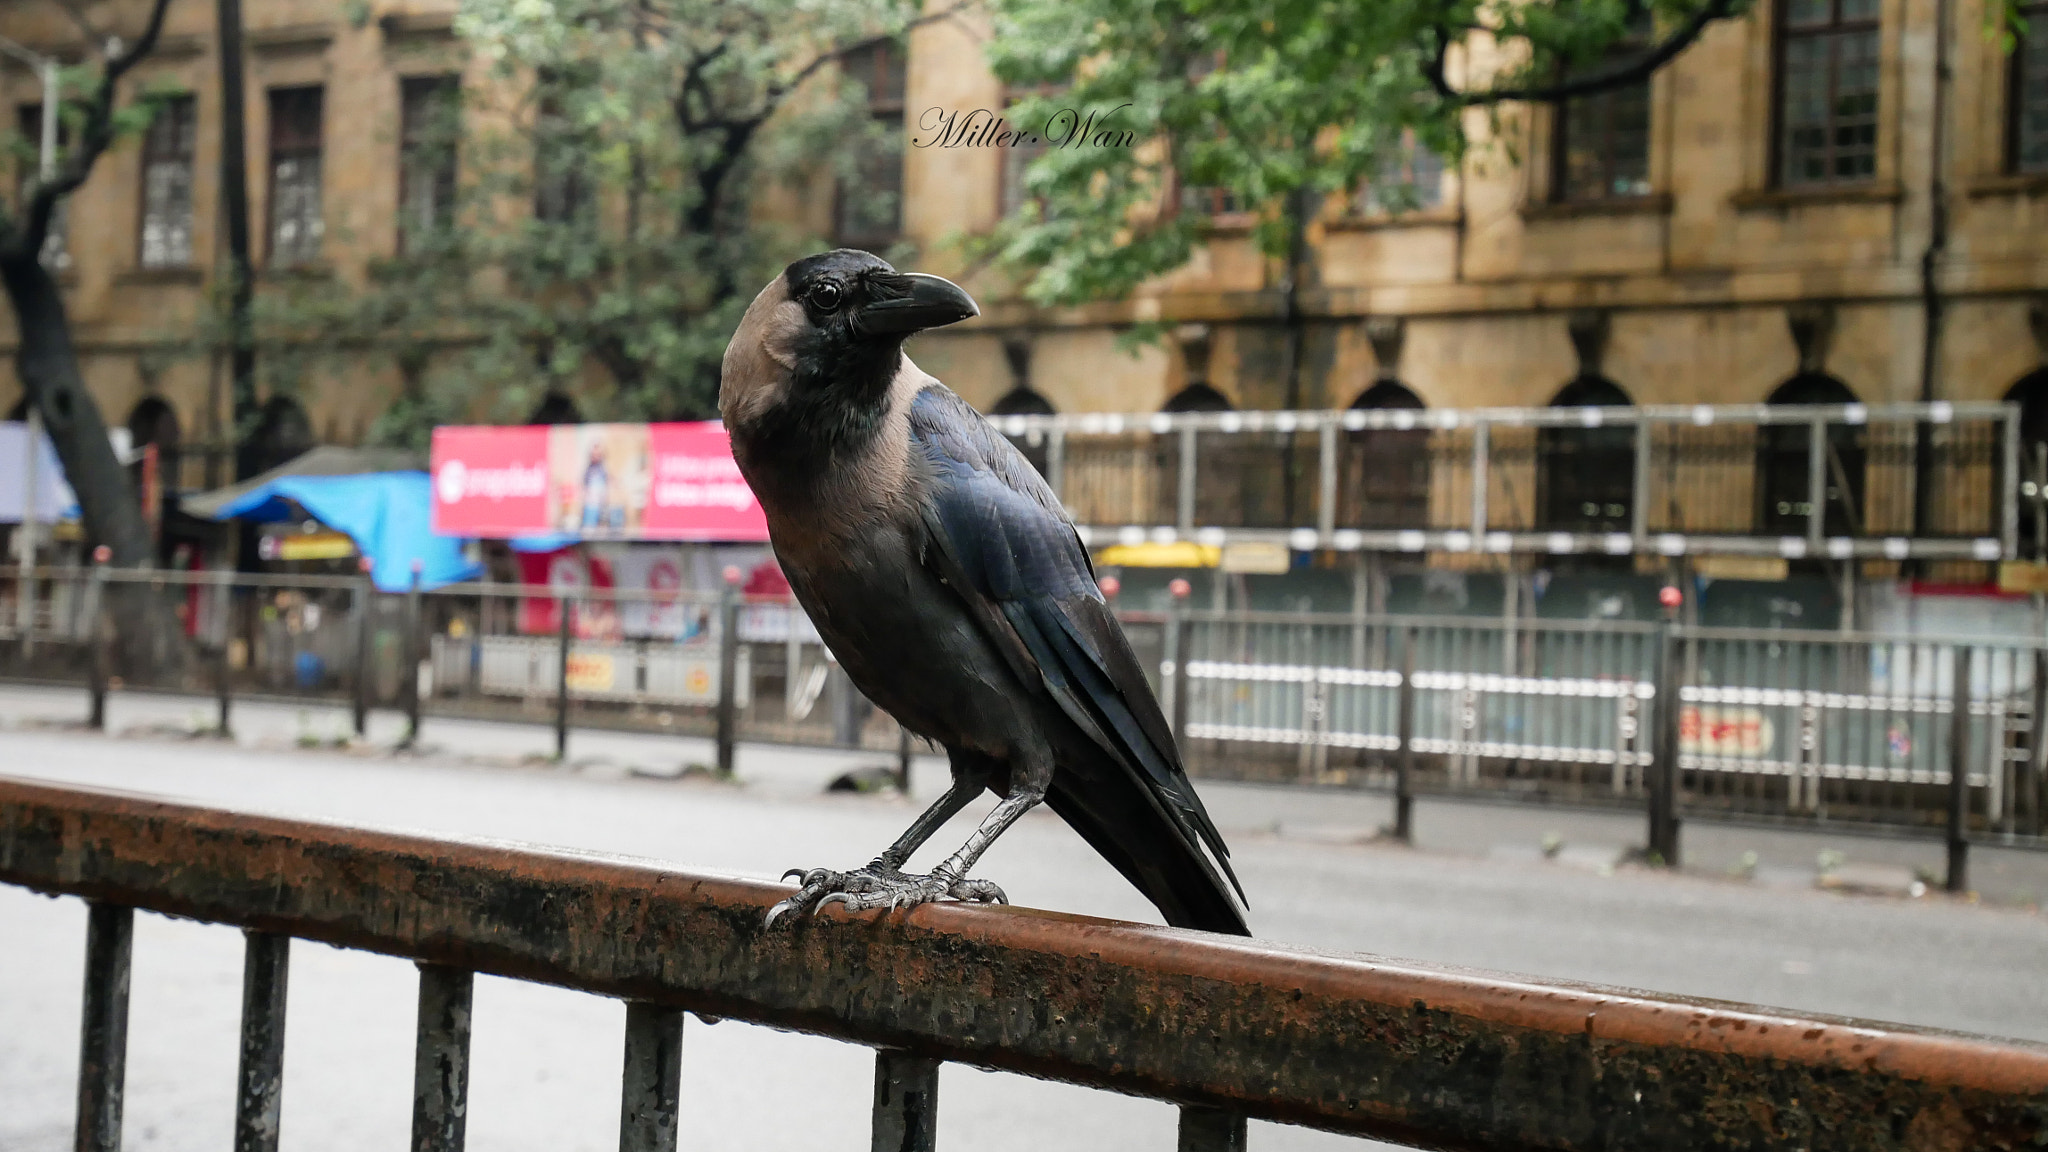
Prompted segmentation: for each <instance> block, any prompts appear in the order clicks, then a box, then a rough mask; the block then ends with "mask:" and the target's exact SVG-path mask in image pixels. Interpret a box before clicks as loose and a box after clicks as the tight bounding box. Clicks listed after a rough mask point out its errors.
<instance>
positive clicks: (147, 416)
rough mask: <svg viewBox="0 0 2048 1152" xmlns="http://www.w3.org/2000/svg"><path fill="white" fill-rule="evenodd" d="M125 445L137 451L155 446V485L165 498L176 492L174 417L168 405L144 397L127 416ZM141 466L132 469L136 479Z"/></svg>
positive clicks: (161, 401)
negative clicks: (126, 441) (145, 446)
mask: <svg viewBox="0 0 2048 1152" xmlns="http://www.w3.org/2000/svg"><path fill="white" fill-rule="evenodd" d="M128 437H129V443H130V444H131V445H133V446H134V447H135V448H136V449H138V450H140V449H141V448H142V447H143V446H144V445H147V444H154V445H156V474H157V478H158V479H157V482H158V483H159V484H160V485H162V488H163V491H164V493H165V495H167V496H168V495H170V494H171V493H174V492H177V491H178V490H179V484H178V441H179V439H180V435H179V429H178V413H177V411H176V410H175V409H173V408H172V407H171V406H170V404H168V403H167V402H165V401H164V400H163V399H162V398H160V397H156V396H145V397H143V398H142V401H141V403H139V404H137V405H136V406H135V408H134V410H133V411H131V412H129V413H128ZM141 467H142V466H141V465H140V464H137V465H136V474H137V476H138V478H139V477H140V475H141Z"/></svg>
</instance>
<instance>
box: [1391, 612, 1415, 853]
mask: <svg viewBox="0 0 2048 1152" xmlns="http://www.w3.org/2000/svg"><path fill="white" fill-rule="evenodd" d="M1416 637H1417V634H1416V629H1415V626H1414V625H1412V624H1411V625H1409V626H1408V627H1406V628H1403V629H1402V630H1401V688H1400V698H1399V699H1398V701H1397V702H1396V705H1395V706H1396V707H1397V708H1398V709H1399V712H1398V714H1397V715H1396V717H1395V720H1394V724H1395V728H1394V739H1395V741H1396V742H1397V744H1398V747H1396V748H1395V749H1394V839H1396V840H1399V841H1400V842H1401V843H1403V844H1413V843H1415V642H1416Z"/></svg>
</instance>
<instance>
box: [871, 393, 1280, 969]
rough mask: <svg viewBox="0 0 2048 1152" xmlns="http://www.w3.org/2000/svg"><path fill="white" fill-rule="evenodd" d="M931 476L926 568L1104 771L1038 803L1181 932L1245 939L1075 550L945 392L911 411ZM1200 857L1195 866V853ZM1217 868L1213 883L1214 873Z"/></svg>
mask: <svg viewBox="0 0 2048 1152" xmlns="http://www.w3.org/2000/svg"><path fill="white" fill-rule="evenodd" d="M910 429H911V439H912V442H913V443H914V444H915V445H916V447H917V448H919V449H920V450H921V452H922V454H923V457H924V460H925V462H926V463H927V464H928V466H929V468H930V474H931V477H932V479H931V490H930V493H929V497H928V500H927V503H926V505H925V509H924V516H925V521H926V527H927V531H928V532H929V534H930V537H931V544H932V547H931V549H930V552H929V554H928V555H927V556H926V562H927V563H931V564H932V565H933V566H934V567H935V568H936V569H937V570H938V571H939V573H940V575H942V576H944V577H945V578H946V579H947V582H948V584H949V585H950V586H952V587H953V588H955V589H957V590H958V591H959V593H960V595H961V597H962V598H963V599H964V600H965V601H966V602H967V604H968V607H969V609H970V611H972V612H973V614H974V616H975V617H976V619H977V620H978V621H980V623H981V625H982V627H983V629H984V631H986V632H987V633H988V635H989V639H990V640H991V641H992V642H993V643H994V644H995V645H996V647H997V648H998V649H1000V650H1001V651H1002V653H1003V655H1004V657H1005V658H1006V659H1007V660H1008V661H1009V663H1010V665H1011V668H1012V669H1013V670H1014V671H1015V672H1016V673H1017V674H1018V676H1019V678H1021V679H1023V680H1024V681H1025V682H1026V683H1030V682H1032V681H1034V680H1036V681H1037V682H1039V683H1041V684H1043V685H1044V686H1045V689H1046V691H1047V693H1048V694H1049V695H1051V697H1052V698H1053V699H1054V700H1055V701H1057V702H1058V704H1059V707H1060V710H1061V711H1062V712H1064V713H1065V714H1066V715H1067V717H1068V718H1069V719H1071V720H1072V721H1073V722H1074V724H1075V725H1076V726H1078V727H1079V728H1080V729H1081V730H1082V732H1084V733H1085V734H1086V735H1087V736H1088V738H1089V739H1090V740H1091V741H1092V742H1093V743H1094V745H1095V746H1096V747H1097V748H1099V749H1100V750H1101V752H1102V753H1103V754H1104V757H1105V758H1106V760H1107V761H1108V764H1107V765H1105V766H1104V770H1102V771H1097V772H1087V771H1080V770H1078V769H1079V768H1081V767H1082V766H1074V765H1068V766H1065V767H1068V768H1069V769H1076V770H1071V771H1069V772H1068V773H1066V774H1064V775H1063V776H1061V777H1059V778H1056V780H1055V785H1054V787H1053V789H1052V790H1051V792H1050V793H1048V795H1047V798H1046V799H1047V803H1048V804H1050V805H1051V806H1052V807H1053V809H1054V811H1056V812H1058V813H1059V814H1060V815H1061V816H1062V817H1063V818H1065V819H1066V821H1067V822H1068V823H1069V824H1071V825H1072V826H1073V827H1074V828H1075V830H1076V831H1078V832H1079V833H1081V835H1082V837H1083V838H1084V839H1086V840H1088V842H1089V843H1090V844H1091V845H1092V846H1094V847H1095V849H1096V850H1097V851H1098V852H1101V853H1102V855H1103V856H1104V857H1105V858H1106V859H1108V860H1109V861H1110V863H1111V864H1113V865H1115V866H1116V867H1117V869H1118V871H1120V872H1122V873H1123V874H1124V876H1125V877H1127V878H1128V879H1130V881H1131V882H1132V883H1133V884H1135V885H1137V887H1138V889H1139V890H1140V891H1142V892H1144V893H1145V894H1146V895H1147V896H1148V897H1150V898H1151V900H1152V902H1153V903H1154V904H1157V905H1158V906H1159V908H1160V911H1161V912H1162V913H1163V914H1165V916H1166V918H1167V921H1168V922H1169V923H1173V924H1176V925H1179V926H1182V927H1193V928H1203V929H1207V930H1209V931H1214V932H1233V933H1237V934H1241V935H1248V934H1249V932H1248V929H1247V928H1246V926H1245V922H1244V914H1243V912H1242V911H1241V910H1240V909H1239V907H1238V905H1237V904H1236V903H1234V902H1233V901H1232V900H1231V898H1230V893H1229V891H1228V890H1226V889H1225V887H1224V877H1228V879H1229V883H1230V887H1231V888H1234V889H1236V891H1237V894H1238V899H1239V900H1242V899H1243V896H1244V890H1243V888H1242V886H1241V885H1239V884H1238V882H1237V876H1236V875H1235V874H1234V873H1233V872H1232V871H1231V869H1230V860H1229V858H1230V850H1229V848H1227V847H1225V845H1224V843H1223V837H1222V835H1221V834H1219V833H1218V832H1217V830H1216V825H1215V823H1214V822H1213V821H1211V820H1210V818H1209V813H1208V811H1207V810H1206V809H1204V808H1203V807H1202V801H1201V798H1200V797H1199V796H1197V795H1196V794H1195V790H1194V786H1193V785H1191V784H1190V783H1189V782H1188V778H1187V774H1186V772H1185V771H1184V770H1183V769H1182V766H1181V761H1180V755H1179V753H1178V751H1177V750H1176V749H1175V747H1174V743H1173V732H1172V728H1171V726H1170V725H1168V724H1167V721H1166V717H1165V716H1164V715H1163V714H1162V713H1161V712H1160V709H1159V702H1158V701H1157V700H1156V699H1155V698H1154V697H1153V695H1152V688H1151V685H1150V684H1149V683H1148V682H1147V681H1146V679H1145V673H1144V670H1143V668H1142V667H1140V665H1139V664H1138V658H1137V655H1136V654H1135V653H1133V652H1132V651H1131V646H1130V642H1129V641H1128V640H1127V639H1126V638H1125V637H1124V633H1123V629H1122V628H1121V627H1119V626H1118V625H1117V622H1116V618H1115V617H1114V616H1113V615H1111V613H1110V610H1109V606H1108V605H1107V604H1105V603H1104V602H1103V599H1102V592H1101V590H1100V589H1099V588H1097V587H1096V584H1095V573H1094V569H1093V567H1092V565H1091V564H1090V563H1089V559H1088V550H1087V549H1086V548H1085V547H1083V546H1082V544H1081V539H1080V537H1079V535H1077V534H1076V533H1075V531H1074V525H1073V522H1072V521H1070V520H1069V519H1068V518H1067V515H1066V512H1065V511H1064V510H1063V509H1062V508H1061V507H1060V504H1059V501H1058V499H1057V498H1056V497H1054V495H1053V493H1052V490H1051V489H1050V488H1049V487H1047V486H1046V483H1045V481H1044V480H1043V479H1041V478H1040V477H1039V475H1038V473H1037V471H1036V470H1035V469H1033V468H1032V467H1031V464H1030V462H1029V461H1027V460H1025V459H1024V456H1023V454H1022V453H1020V452H1018V451H1017V450H1016V448H1015V447H1013V446H1012V445H1011V444H1010V442H1009V441H1008V440H1005V439H1004V438H1003V437H1002V436H1001V435H999V434H998V433H997V432H996V431H995V429H994V428H992V427H990V425H989V424H988V422H987V421H985V420H983V419H982V418H981V415H980V414H979V413H977V412H975V411H974V409H972V408H970V407H969V406H968V405H967V403H966V402H965V401H963V400H961V399H960V398H959V397H958V396H956V395H954V394H953V392H952V391H951V390H949V389H947V388H945V387H943V386H939V385H933V386H930V387H927V388H925V389H924V390H923V391H922V392H920V393H919V394H918V395H917V397H916V398H915V400H914V401H913V402H912V404H911V410H910ZM1200 844H1206V845H1207V846H1208V849H1209V853H1208V854H1204V853H1203V852H1202V850H1201V848H1200V847H1199V845H1200ZM1219 869H1220V870H1221V875H1219V874H1218V872H1219Z"/></svg>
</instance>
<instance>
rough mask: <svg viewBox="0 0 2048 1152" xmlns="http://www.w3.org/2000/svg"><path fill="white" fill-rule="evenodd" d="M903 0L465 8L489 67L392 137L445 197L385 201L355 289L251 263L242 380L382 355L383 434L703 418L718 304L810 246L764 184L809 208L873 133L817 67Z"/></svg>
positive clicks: (847, 93)
mask: <svg viewBox="0 0 2048 1152" xmlns="http://www.w3.org/2000/svg"><path fill="white" fill-rule="evenodd" d="M917 7H918V6H917V5H916V4H915V3H913V2H912V0H887V2H884V3H875V2H873V0H554V2H551V3H541V2H538V0H465V2H464V4H463V8H462V11H461V13H460V15H459V16H458V18H457V21H456V31H457V34H458V35H459V36H461V37H462V38H463V39H464V40H465V41H466V42H467V43H468V45H469V46H470V47H471V48H472V49H473V51H475V52H476V53H477V54H479V55H480V56H481V57H482V58H483V59H484V60H485V61H487V62H488V64H489V68H488V75H487V76H486V77H485V78H484V79H483V80H482V81H481V82H478V83H472V84H470V85H469V86H468V87H467V88H466V89H465V90H464V91H463V92H462V94H461V98H460V102H459V103H449V104H445V105H443V106H441V107H440V108H439V110H438V113H437V114H436V115H435V116H433V117H432V118H431V120H430V121H427V122H425V123H423V124H419V125H416V126H415V128H414V129H413V131H411V132H410V133H409V134H408V138H407V140H406V141H405V142H404V151H405V153H406V154H407V155H409V156H411V157H412V158H413V159H412V161H411V163H412V164H413V165H414V166H415V170H417V171H421V172H425V171H429V170H431V169H432V168H433V167H434V166H435V162H434V158H435V157H437V156H445V155H446V154H448V153H451V152H452V154H453V155H454V156H455V168H456V171H457V173H458V178H457V179H456V181H455V184H454V194H453V198H452V199H453V202H452V203H451V204H447V205H444V206H437V207H435V208H433V209H432V210H428V209H424V208H422V209H413V208H410V207H409V208H407V209H405V211H406V212H407V213H408V214H407V216H406V218H405V220H404V221H403V223H402V225H401V227H402V229H403V232H404V243H403V248H404V251H403V253H402V254H401V255H399V256H397V257H396V258H394V259H388V260H384V261H380V262H378V263H376V264H374V265H373V266H372V267H371V268H370V270H369V275H368V276H367V278H366V279H365V281H364V282H362V283H348V282H345V281H344V280H342V279H339V278H335V277H326V278H319V277H313V278H303V279H300V280H288V279H285V278H281V277H271V278H267V279H266V280H265V282H264V283H263V285H262V286H261V289H260V290H259V291H258V293H257V294H256V329H257V339H258V345H259V347H258V363H259V364H260V365H261V366H262V371H263V373H264V376H265V381H266V384H267V385H268V386H269V387H271V388H273V389H275V390H286V391H288V390H290V389H291V388H292V387H294V386H295V385H296V384H298V383H299V382H302V381H307V380H310V379H312V378H314V377H317V376H326V377H330V378H331V377H333V376H334V375H337V374H339V373H342V372H358V373H359V372H360V371H361V370H362V369H363V368H364V367H366V366H374V365H377V364H382V365H384V366H386V367H394V366H395V368H396V369H397V371H398V374H399V376H400V378H401V379H402V380H403V381H404V387H403V389H402V392H401V394H400V396H399V397H398V399H397V400H396V402H395V403H393V404H391V405H390V406H389V407H388V408H387V409H386V410H385V411H384V412H383V413H382V415H381V416H380V418H379V420H378V422H377V424H376V426H375V427H374V428H373V430H372V433H373V438H374V439H375V440H376V441H378V442H382V443H392V444H411V445H417V444H423V443H424V441H425V438H426V436H427V434H428V432H429V430H430V429H431V427H432V426H433V425H434V424H436V423H441V422H446V421H459V420H486V421H514V422H516V421H522V420H524V419H526V418H527V417H528V416H529V414H530V413H531V412H532V411H533V409H534V408H535V406H536V405H537V404H538V403H539V402H540V401H541V399H542V398H543V397H544V396H545V395H546V394H547V393H549V392H550V391H560V392H562V393H565V394H570V395H573V396H574V397H575V399H576V402H577V404H578V405H579V407H580V408H581V410H582V411H583V413H584V414H585V415H586V416H587V417H603V418H615V419H694V418H702V417H707V416H712V415H715V414H716V390H717V379H718V364H719V360H720V358H721V357H722V355H723V353H724V349H725V343H726V340H727V339H728V338H729V336H730V334H731V332H732V329H733V326H734V325H735V324H736V323H737V321H738V317H739V314H740V312H741V311H743V310H744V308H745V307H746V304H747V302H748V301H749V300H750V299H751V297H752V295H753V293H754V291H755V290H756V289H757V288H758V287H759V286H760V285H761V284H763V283H765V282H766V281H767V280H768V279H770V278H771V277H772V276H773V275H774V274H775V272H777V271H779V270H780V269H781V267H782V266H783V265H784V264H785V263H787V262H788V261H789V260H791V259H793V258H795V257H796V256H799V255H801V254H803V253H804V252H806V251H810V250H815V249H816V248H818V247H820V246H821V245H822V241H821V239H820V238H819V237H817V236H815V235H810V234H806V233H805V232H804V231H803V230H801V229H794V228H788V227H777V226H774V225H770V224H765V223H763V222H762V221H761V220H759V219H758V218H757V217H756V215H755V214H754V212H753V209H754V208H755V207H757V206H758V202H759V200H760V199H761V194H762V193H765V192H772V191H776V190H778V189H779V190H784V191H785V192H786V193H787V194H788V195H789V196H790V197H791V198H792V199H793V200H795V201H798V202H809V201H814V200H815V199H816V197H817V195H819V194H820V193H825V194H829V191H830V187H831V185H830V183H829V181H830V180H831V179H832V177H833V176H834V175H836V174H840V173H851V172H852V171H853V164H854V161H855V158H856V156H857V154H858V151H859V150H860V149H861V148H862V147H866V146H871V145H872V144H873V140H872V139H871V137H872V134H873V133H874V131H875V129H874V126H873V124H872V123H871V122H870V120H869V118H868V117H867V116H866V115H865V103H864V92H863V90H862V89H861V88H860V87H859V85H857V84H854V83H851V82H846V81H842V80H841V79H840V78H839V76H838V72H837V70H836V69H835V68H834V67H833V65H834V63H835V61H836V58H837V55H838V54H839V53H840V52H842V51H843V50H845V49H847V48H849V47H852V46H856V45H859V44H862V43H867V42H872V41H874V40H875V39H877V38H879V37H886V36H891V35H896V34H900V33H901V32H902V31H903V29H904V28H905V27H907V26H908V25H909V23H910V22H911V21H912V20H913V19H915V18H916V15H917V13H916V9H917ZM384 130H385V131H386V132H387V133H389V134H391V135H393V136H395V135H396V134H397V132H398V131H399V128H398V125H396V124H392V125H390V126H388V127H386V128H385V129H384ZM374 239H375V238H368V237H349V236H341V235H337V234H333V233H330V235H329V237H328V240H327V244H328V248H329V250H330V251H334V250H337V249H339V248H342V247H346V246H350V245H359V246H362V247H374V246H375V245H374V244H373V240H374ZM214 336H215V334H213V333H207V334H202V340H211V339H213V338H214Z"/></svg>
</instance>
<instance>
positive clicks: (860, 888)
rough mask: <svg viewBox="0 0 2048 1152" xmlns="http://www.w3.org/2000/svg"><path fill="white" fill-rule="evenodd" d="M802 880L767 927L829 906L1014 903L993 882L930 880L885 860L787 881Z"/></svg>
mask: <svg viewBox="0 0 2048 1152" xmlns="http://www.w3.org/2000/svg"><path fill="white" fill-rule="evenodd" d="M791 876H796V877H798V878H799V880H800V882H801V885H802V886H801V887H800V888H799V889H798V890H797V892H796V894H795V895H793V896H791V897H790V898H789V899H787V900H784V901H782V902H781V903H779V904H777V905H775V907H773V908H771V909H769V910H768V920H767V924H766V925H764V926H773V925H774V924H775V922H776V921H777V920H780V919H782V918H783V917H785V916H788V915H791V914H799V915H800V914H802V913H805V912H811V913H816V912H817V911H819V910H820V909H822V908H824V907H825V905H827V904H839V905H842V906H844V907H845V908H846V910H847V911H849V912H866V911H870V910H872V909H876V908H886V909H888V910H889V911H891V912H894V911H896V910H897V909H899V908H915V907H917V906H918V905H919V904H929V903H932V902H933V901H936V900H944V899H946V898H947V897H951V898H953V899H955V900H960V901H963V902H967V903H975V904H1008V903H1009V902H1010V899H1009V897H1008V896H1006V895H1005V894H1004V893H1003V890H1002V889H1001V888H998V887H997V886H996V885H994V884H992V883H990V882H989V881H987V880H967V879H960V878H956V877H954V876H952V875H950V874H948V873H947V872H945V871H944V870H941V871H938V872H934V873H932V874H931V875H929V876H917V875H911V874H907V873H904V872H902V871H899V870H898V869H897V868H895V867H893V866H892V865H890V864H889V863H888V862H886V861H883V860H876V861H875V862H874V863H872V864H869V865H868V866H867V867H865V868H857V869H855V870H854V871H852V872H834V871H832V870H830V869H828V868H812V869H809V870H808V871H806V870H802V869H796V868H792V869H790V870H789V871H788V872H786V873H784V874H783V879H785V880H787V879H789V878H790V877H791Z"/></svg>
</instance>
